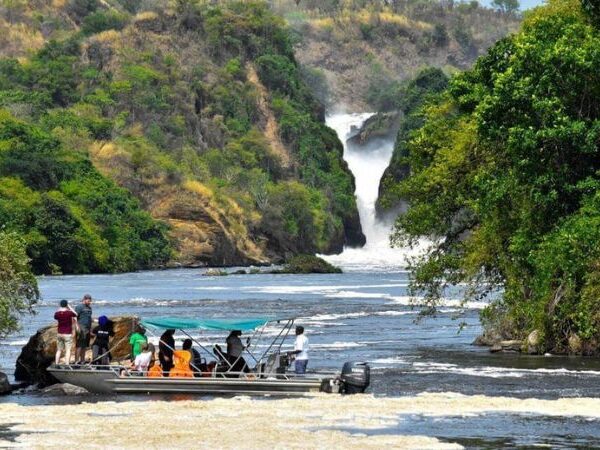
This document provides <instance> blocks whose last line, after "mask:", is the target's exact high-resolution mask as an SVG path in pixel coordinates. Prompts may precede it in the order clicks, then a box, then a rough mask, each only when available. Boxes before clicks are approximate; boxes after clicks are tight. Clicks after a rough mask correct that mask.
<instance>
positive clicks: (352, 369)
mask: <svg viewBox="0 0 600 450" xmlns="http://www.w3.org/2000/svg"><path fill="white" fill-rule="evenodd" d="M340 382H341V392H342V394H362V393H363V392H365V390H366V389H367V388H368V387H369V384H370V383H371V367H369V364H368V363H366V362H356V361H349V362H346V363H344V367H343V368H342V373H341V375H340Z"/></svg>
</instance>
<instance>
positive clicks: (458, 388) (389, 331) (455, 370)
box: [0, 268, 600, 447]
mask: <svg viewBox="0 0 600 450" xmlns="http://www.w3.org/2000/svg"><path fill="white" fill-rule="evenodd" d="M202 272H203V270H199V269H180V270H167V271H149V272H138V273H129V274H119V275H81V276H56V277H42V278H40V280H39V282H40V288H41V291H42V294H43V301H42V302H41V303H40V305H39V306H38V308H37V312H38V314H37V315H35V316H32V317H26V318H25V320H24V322H23V325H24V326H23V330H22V331H21V332H20V333H19V334H16V335H13V336H11V337H10V338H8V339H6V340H4V341H2V343H1V345H0V356H1V362H2V366H3V367H4V368H5V370H6V369H7V368H12V367H13V366H14V361H15V358H16V356H17V354H18V352H19V351H20V348H21V346H22V345H23V344H24V343H25V341H26V340H27V338H28V337H29V336H30V335H31V334H32V333H33V332H34V331H35V330H36V329H37V328H39V327H40V326H42V325H45V324H48V323H51V322H52V315H53V312H54V310H55V309H56V305H57V303H58V302H59V301H60V299H63V298H67V299H70V300H71V301H76V299H78V298H80V297H81V296H82V294H83V293H86V292H89V293H91V294H92V295H93V296H94V302H93V309H94V315H100V314H106V315H121V314H132V313H133V314H137V315H139V316H141V317H152V316H160V315H171V316H182V317H215V316H240V315H249V316H259V315H276V316H280V317H281V316H284V317H287V316H296V317H298V323H300V324H303V325H304V326H305V327H306V333H307V335H308V337H309V339H310V343H311V358H310V367H311V368H313V369H320V368H322V369H339V368H341V365H342V363H343V362H344V361H349V360H361V361H368V362H369V363H370V364H371V366H372V367H373V380H372V386H371V388H370V392H372V393H373V394H374V395H375V396H376V397H379V398H382V401H383V399H384V398H389V399H394V398H403V397H415V398H419V396H420V395H423V393H432V394H434V393H439V394H440V395H448V393H452V395H458V394H461V395H468V396H471V395H477V396H480V395H483V396H485V397H484V398H483V399H481V400H480V401H481V403H482V404H481V405H480V408H481V410H480V411H479V412H477V411H476V412H475V413H472V414H471V413H469V414H468V415H466V416H465V415H464V414H463V412H460V411H459V412H452V411H447V410H445V409H444V410H441V411H439V413H440V414H448V415H444V416H443V417H432V416H431V415H429V414H426V413H425V412H423V413H420V412H411V413H409V414H407V415H405V416H403V420H401V421H399V422H398V423H395V424H394V425H393V426H392V427H383V428H382V429H376V430H370V431H369V433H384V434H390V433H391V434H394V433H397V434H402V435H404V434H407V433H408V434H415V433H416V432H417V431H418V434H423V435H427V436H432V437H437V438H444V439H446V440H450V441H451V442H460V443H462V444H469V443H471V444H472V443H476V444H477V446H479V445H483V444H485V443H488V444H489V445H490V446H492V447H493V445H494V443H496V444H498V443H500V442H504V443H509V444H510V443H512V444H514V445H516V446H520V445H522V446H527V445H532V444H534V443H546V444H550V445H554V446H560V445H563V446H566V447H568V446H569V445H568V444H569V442H571V443H573V442H576V443H578V445H581V446H582V447H585V446H591V445H595V443H596V442H597V440H598V439H599V438H600V427H599V426H598V420H597V419H596V418H590V417H587V416H584V417H579V418H573V417H570V418H566V417H563V416H562V415H561V414H562V412H561V409H560V408H561V407H559V405H558V404H557V406H556V408H557V409H556V410H550V411H548V410H544V411H541V412H539V411H537V412H536V410H533V411H530V412H527V413H525V414H524V413H518V412H516V413H515V412H510V410H511V407H513V406H514V404H516V402H518V399H539V400H555V399H563V400H561V401H565V400H564V399H565V398H568V399H571V400H570V401H571V402H573V403H575V405H576V404H577V402H578V401H579V400H578V398H579V397H600V364H598V362H597V361H596V360H594V359H589V358H567V357H554V356H553V357H543V356H525V355H517V354H490V353H489V352H488V350H487V349H485V348H481V347H476V346H473V345H471V343H472V341H473V339H474V338H475V336H476V335H477V334H478V333H479V332H480V331H481V329H480V325H479V320H478V315H479V311H480V308H481V307H482V306H483V305H482V304H478V303H474V304H469V305H466V306H467V308H466V309H465V310H464V311H461V310H460V309H459V308H458V303H459V302H460V292H459V291H458V290H457V291H455V292H454V293H453V292H448V295H447V298H446V300H445V306H443V307H442V308H440V312H439V314H438V316H437V317H434V318H427V319H423V320H421V321H418V322H416V321H415V319H417V317H418V311H419V310H418V308H414V307H412V306H411V304H410V301H409V298H408V297H407V292H406V286H407V282H408V273H407V272H405V271H401V270H398V269H396V270H388V271H384V270H379V271H372V270H369V268H365V269H364V270H362V271H357V270H356V268H353V269H350V271H349V272H347V273H344V274H331V275H267V274H262V275H230V276H226V277H207V276H202ZM463 322H464V323H465V324H466V326H465V327H464V328H463V329H462V331H460V332H459V324H460V323H463ZM177 337H178V338H179V339H181V338H183V336H177ZM224 337H225V336H224V335H218V334H210V335H208V336H204V337H203V338H202V339H205V340H211V341H219V340H221V341H222V340H223V339H224ZM493 398H504V399H505V400H504V401H503V404H504V405H505V407H501V408H498V407H496V408H495V409H494V411H493V412H489V411H487V410H486V408H487V407H488V406H489V405H491V404H492V403H493ZM134 399H135V398H134ZM486 399H487V400H486ZM85 400H86V401H99V400H105V398H102V397H94V396H92V398H89V397H86V398H85ZM111 400H115V398H111ZM120 400H132V398H131V396H128V397H122V398H120ZM65 401H67V402H74V401H75V402H80V401H81V399H73V398H68V399H67V400H65V398H62V397H48V396H42V395H40V394H38V393H35V392H26V393H22V394H16V395H12V396H8V397H3V398H1V400H0V402H3V403H7V402H9V403H14V402H17V403H20V404H23V405H36V404H48V403H62V402H65ZM432 401H433V400H432ZM436 401H437V400H436ZM466 401H467V400H466V399H462V398H461V397H460V396H459V397H457V398H456V403H457V406H460V405H461V404H463V403H464V402H466ZM384 405H385V403H381V407H384ZM445 407H446V406H444V408H445ZM505 411H508V412H505ZM363 431H364V430H363ZM573 439H576V441H572V440H573ZM512 444H511V445H512ZM486 445H487V444H486Z"/></svg>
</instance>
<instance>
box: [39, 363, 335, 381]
mask: <svg viewBox="0 0 600 450" xmlns="http://www.w3.org/2000/svg"><path fill="white" fill-rule="evenodd" d="M50 368H52V369H54V370H64V371H73V372H75V371H77V372H82V371H86V372H87V371H107V372H113V373H114V374H115V375H117V376H119V377H121V378H127V377H132V378H139V377H147V372H142V371H138V370H135V369H132V368H131V367H128V366H125V365H114V364H109V365H102V364H90V363H87V364H58V365H56V364H53V365H52V366H50ZM337 375H339V372H336V371H325V370H320V371H314V372H308V373H305V374H296V373H293V372H289V373H264V372H263V373H261V372H234V371H226V372H221V371H216V370H212V371H210V372H202V371H196V372H194V377H192V379H201V378H231V379H232V380H233V379H244V380H259V379H260V380H269V379H277V380H285V381H293V380H312V379H317V378H319V379H320V378H322V377H324V376H331V377H335V376H337ZM157 378H158V379H160V378H161V377H157ZM163 378H169V376H168V375H167V376H165V377H163ZM172 378H174V379H175V378H177V379H181V378H186V377H172ZM187 378H190V377H187Z"/></svg>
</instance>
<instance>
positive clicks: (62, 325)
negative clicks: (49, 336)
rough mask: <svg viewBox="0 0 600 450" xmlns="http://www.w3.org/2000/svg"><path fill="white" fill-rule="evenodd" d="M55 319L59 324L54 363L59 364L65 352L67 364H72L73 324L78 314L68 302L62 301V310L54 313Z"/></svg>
mask: <svg viewBox="0 0 600 450" xmlns="http://www.w3.org/2000/svg"><path fill="white" fill-rule="evenodd" d="M54 318H55V319H56V321H57V322H58V329H57V335H56V356H55V357H54V362H55V363H56V364H59V363H60V357H61V354H62V352H63V351H65V363H66V364H70V363H71V347H72V346H73V324H74V323H75V319H76V318H77V314H76V313H75V311H73V309H72V308H71V307H70V306H69V303H68V302H67V301H66V300H61V301H60V308H59V310H58V311H56V312H55V313H54Z"/></svg>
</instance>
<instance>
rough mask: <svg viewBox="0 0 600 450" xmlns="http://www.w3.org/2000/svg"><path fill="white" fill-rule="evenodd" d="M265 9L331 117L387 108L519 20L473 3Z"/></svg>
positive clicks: (344, 0)
mask: <svg viewBox="0 0 600 450" xmlns="http://www.w3.org/2000/svg"><path fill="white" fill-rule="evenodd" d="M273 8H274V9H275V11H277V12H278V13H279V14H281V15H282V16H284V17H285V18H286V20H287V21H288V23H289V24H290V26H291V27H292V29H293V30H294V31H295V34H294V39H295V47H294V48H295V53H296V58H297V59H298V61H299V62H300V63H301V64H302V65H303V66H304V76H305V79H306V80H308V82H309V83H310V84H311V86H312V87H313V89H314V91H315V92H316V93H317V94H318V95H319V96H320V97H321V98H322V99H326V100H327V102H328V104H329V105H330V108H331V109H343V110H346V111H349V112H358V111H373V110H375V111H382V110H386V109H390V108H393V102H394V95H393V91H394V90H395V89H397V86H398V84H400V83H402V82H403V81H406V80H408V79H411V78H413V77H414V76H416V74H417V73H418V72H419V71H420V70H421V69H423V68H424V67H437V68H441V69H443V70H444V71H445V72H446V73H448V74H450V73H454V72H457V71H459V70H464V69H468V68H470V67H471V65H472V64H473V62H474V61H475V60H476V58H477V57H478V56H479V55H481V54H483V53H485V51H486V50H487V49H488V48H489V47H490V46H492V45H493V44H494V43H495V42H496V41H498V40H499V39H501V38H503V37H505V36H506V35H508V34H509V33H511V32H514V31H516V30H517V28H518V25H519V22H520V18H519V17H517V16H515V15H513V14H506V13H501V12H498V11H495V10H492V9H489V8H484V7H482V6H479V5H478V4H477V2H468V3H467V2H463V3H458V2H454V1H438V0H421V1H398V2H384V1H374V2H368V3H367V2H355V1H349V0H340V1H326V2H314V1H312V0H301V1H299V2H296V1H291V0H281V1H278V2H274V4H273Z"/></svg>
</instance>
